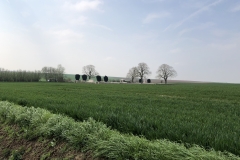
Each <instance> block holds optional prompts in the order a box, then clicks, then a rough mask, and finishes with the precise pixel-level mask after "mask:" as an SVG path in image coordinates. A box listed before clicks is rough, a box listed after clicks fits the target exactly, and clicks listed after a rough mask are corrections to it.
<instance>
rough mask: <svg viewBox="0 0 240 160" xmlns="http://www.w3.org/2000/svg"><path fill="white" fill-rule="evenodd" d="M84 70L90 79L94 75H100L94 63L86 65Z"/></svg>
mask: <svg viewBox="0 0 240 160" xmlns="http://www.w3.org/2000/svg"><path fill="white" fill-rule="evenodd" d="M82 72H83V74H86V75H87V76H88V79H91V78H92V77H95V76H97V75H99V73H98V72H97V71H96V69H95V66H94V65H87V66H84V67H83V70H82Z"/></svg>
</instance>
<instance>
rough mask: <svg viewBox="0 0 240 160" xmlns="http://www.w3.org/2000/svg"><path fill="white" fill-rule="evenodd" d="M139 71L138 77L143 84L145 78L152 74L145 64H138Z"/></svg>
mask: <svg viewBox="0 0 240 160" xmlns="http://www.w3.org/2000/svg"><path fill="white" fill-rule="evenodd" d="M137 70H138V76H139V77H140V79H141V83H143V77H146V76H147V75H150V74H151V72H150V70H149V67H148V65H147V64H146V63H143V62H142V63H139V64H138V66H137Z"/></svg>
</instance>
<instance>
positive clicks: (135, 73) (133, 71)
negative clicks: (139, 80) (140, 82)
mask: <svg viewBox="0 0 240 160" xmlns="http://www.w3.org/2000/svg"><path fill="white" fill-rule="evenodd" d="M136 77H138V69H137V67H132V68H131V69H129V71H128V73H127V78H130V79H131V81H132V83H133V80H134V78H136Z"/></svg>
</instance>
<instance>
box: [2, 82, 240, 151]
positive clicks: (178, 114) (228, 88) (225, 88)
mask: <svg viewBox="0 0 240 160" xmlns="http://www.w3.org/2000/svg"><path fill="white" fill-rule="evenodd" d="M0 88H1V89H0V99H2V100H8V101H11V102H15V103H18V102H19V100H21V99H22V100H25V101H26V102H27V106H36V107H41V108H44V109H47V110H50V111H51V112H54V113H61V114H63V115H68V116H70V117H72V118H74V119H75V120H78V121H83V120H88V119H89V117H93V118H94V119H96V120H98V121H101V122H103V123H104V124H106V125H107V126H108V127H111V128H113V129H117V130H118V131H120V132H122V133H129V134H134V135H139V136H144V137H146V138H147V139H149V140H155V139H169V140H171V141H175V142H179V143H183V144H184V145H185V146H186V147H191V144H198V145H200V146H203V147H204V148H206V149H210V148H214V149H215V150H220V151H225V150H227V151H229V152H232V153H234V154H237V155H240V136H239V133H240V118H239V117H240V100H239V95H240V85H238V84H175V85H116V84H102V85H95V84H88V83H78V84H67V83H56V84H53V83H51V84H49V83H0ZM23 106H25V105H23ZM0 110H1V109H0ZM7 112H9V113H8V114H5V113H1V112H0V115H1V116H0V119H5V118H7V121H9V122H13V123H14V122H15V121H17V122H19V123H20V124H21V125H23V126H24V125H28V124H29V123H33V124H39V125H40V124H42V123H41V122H39V121H38V120H37V119H38V118H37V117H36V116H34V117H36V121H27V120H21V121H20V120H19V118H18V116H14V115H13V113H12V112H10V111H7ZM28 112H32V111H30V110H29V111H28ZM4 114H5V115H4ZM19 114H20V113H19ZM41 115H44V114H41ZM21 116H23V117H26V118H27V116H26V115H24V114H23V115H21ZM39 116H40V115H39ZM58 116H59V115H58ZM58 116H56V117H54V119H53V120H55V121H54V123H53V124H48V125H49V126H53V128H52V130H47V129H46V128H43V127H40V128H42V131H44V129H46V131H47V132H44V133H45V134H47V135H48V136H55V135H54V133H56V134H58V133H60V132H61V131H62V130H63V129H62V128H61V126H67V127H69V129H68V130H66V133H64V134H66V135H67V134H68V136H67V137H71V135H72V136H73V137H75V136H76V134H75V132H77V131H75V132H73V131H71V130H74V129H75V128H77V127H76V126H68V125H67V124H65V122H61V123H62V124H61V123H60V122H58V119H59V118H58ZM48 118H49V116H46V117H45V118H44V117H43V119H45V121H44V122H46V121H47V120H48ZM51 118H53V117H51ZM60 119H61V118H60ZM65 121H71V120H68V119H65ZM55 122H56V123H55ZM47 128H48V127H47ZM80 129H81V128H79V129H77V130H80ZM28 130H29V129H27V128H26V133H28ZM86 132H87V131H85V130H84V129H82V130H81V134H80V133H79V134H78V136H79V138H77V140H76V139H74V138H72V139H71V140H72V143H74V144H75V143H76V144H77V143H80V144H82V145H84V144H85V143H86V139H85V134H86ZM38 133H41V130H40V129H39V131H36V133H35V134H33V135H37V134H38ZM62 134H63V133H62ZM109 134H110V133H109ZM27 135H32V134H27Z"/></svg>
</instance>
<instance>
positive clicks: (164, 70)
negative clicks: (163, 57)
mask: <svg viewBox="0 0 240 160" xmlns="http://www.w3.org/2000/svg"><path fill="white" fill-rule="evenodd" d="M150 74H151V71H150V69H149V67H148V65H147V64H146V63H144V62H142V63H139V64H138V66H136V67H132V68H131V69H129V71H128V73H127V76H126V77H127V78H130V79H131V82H134V79H135V78H140V79H139V82H141V83H143V78H147V76H149V75H150ZM175 76H177V72H176V71H175V70H174V69H173V67H172V66H169V65H167V64H162V65H161V66H159V68H158V70H157V76H156V78H159V79H164V82H165V84H166V83H167V80H168V78H172V77H175Z"/></svg>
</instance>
